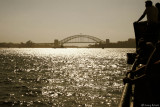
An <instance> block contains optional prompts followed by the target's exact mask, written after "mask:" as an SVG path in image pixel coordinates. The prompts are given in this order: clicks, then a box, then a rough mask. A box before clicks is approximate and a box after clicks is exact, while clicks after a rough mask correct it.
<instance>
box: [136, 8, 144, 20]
mask: <svg viewBox="0 0 160 107" xmlns="http://www.w3.org/2000/svg"><path fill="white" fill-rule="evenodd" d="M145 15H146V10H145V11H144V13H143V14H142V16H141V17H140V18H139V19H138V21H137V22H139V21H141V20H142V19H143V18H144V17H145Z"/></svg>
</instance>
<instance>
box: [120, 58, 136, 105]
mask: <svg viewBox="0 0 160 107" xmlns="http://www.w3.org/2000/svg"><path fill="white" fill-rule="evenodd" d="M136 66H137V59H135V61H134V63H133V66H132V70H135V69H136ZM127 77H128V78H132V75H131V74H130V73H129V74H128V76H127ZM132 92H133V87H132V84H130V83H126V84H125V86H124V89H123V92H122V96H121V99H120V103H119V106H118V107H133V95H132Z"/></svg>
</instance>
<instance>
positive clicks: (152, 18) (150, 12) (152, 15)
mask: <svg viewBox="0 0 160 107" xmlns="http://www.w3.org/2000/svg"><path fill="white" fill-rule="evenodd" d="M145 6H146V9H145V11H144V12H143V14H142V16H141V17H140V18H139V19H138V21H137V22H140V21H141V20H142V19H143V18H144V17H145V16H147V23H157V21H158V9H157V8H156V7H154V6H153V5H152V1H146V2H145Z"/></svg>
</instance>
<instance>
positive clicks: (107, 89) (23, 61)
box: [0, 48, 135, 107]
mask: <svg viewBox="0 0 160 107" xmlns="http://www.w3.org/2000/svg"><path fill="white" fill-rule="evenodd" d="M134 51H135V50H134V49H27V48H25V49H18V48H16V49H0V62H1V64H0V105H1V106H42V107H44V106H47V107H50V106H53V107H103V106H105V107H106V106H107V107H116V106H117V105H118V103H119V100H120V97H121V93H122V89H123V84H122V78H123V76H124V75H125V74H124V73H125V72H126V71H127V70H128V69H129V66H128V65H127V64H126V53H127V52H134Z"/></svg>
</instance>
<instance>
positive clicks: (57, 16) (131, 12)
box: [0, 0, 160, 43]
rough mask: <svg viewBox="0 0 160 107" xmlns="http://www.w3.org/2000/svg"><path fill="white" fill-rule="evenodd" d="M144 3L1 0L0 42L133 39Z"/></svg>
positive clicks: (140, 0) (138, 0)
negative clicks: (86, 37)
mask: <svg viewBox="0 0 160 107" xmlns="http://www.w3.org/2000/svg"><path fill="white" fill-rule="evenodd" d="M145 1H146V0H0V42H13V43H19V42H26V41H28V40H32V41H33V42H36V43H47V42H48V43H49V42H50V43H51V42H54V39H59V40H62V39H64V38H66V37H68V36H72V35H77V34H85V35H91V36H95V37H98V38H100V39H103V40H105V39H110V41H111V42H117V41H124V40H128V38H134V29H133V22H134V21H137V20H138V18H139V17H140V16H141V15H142V13H143V12H144V10H145ZM152 1H153V5H155V3H157V2H160V0H152ZM144 20H146V18H145V19H144Z"/></svg>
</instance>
